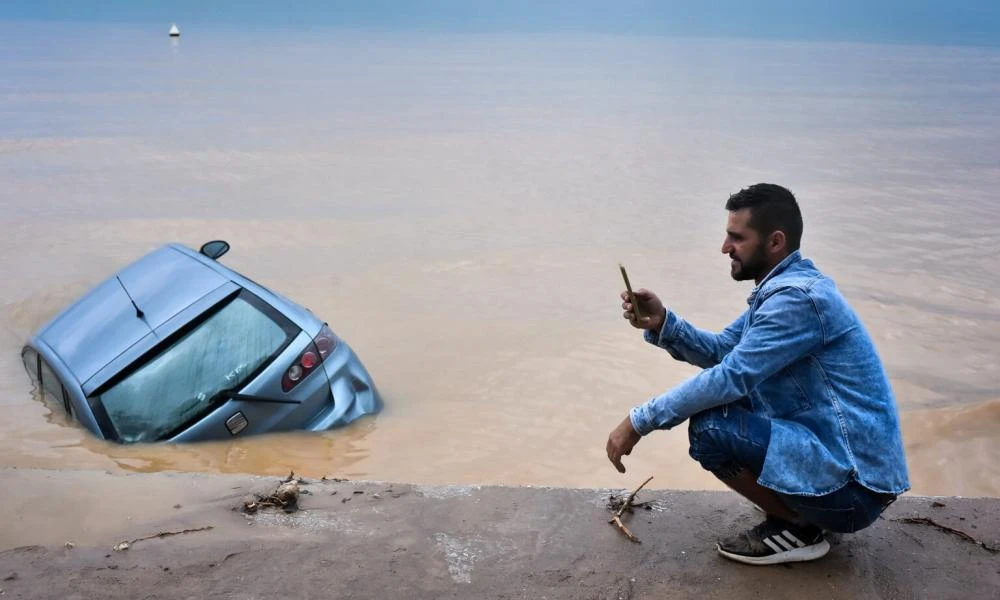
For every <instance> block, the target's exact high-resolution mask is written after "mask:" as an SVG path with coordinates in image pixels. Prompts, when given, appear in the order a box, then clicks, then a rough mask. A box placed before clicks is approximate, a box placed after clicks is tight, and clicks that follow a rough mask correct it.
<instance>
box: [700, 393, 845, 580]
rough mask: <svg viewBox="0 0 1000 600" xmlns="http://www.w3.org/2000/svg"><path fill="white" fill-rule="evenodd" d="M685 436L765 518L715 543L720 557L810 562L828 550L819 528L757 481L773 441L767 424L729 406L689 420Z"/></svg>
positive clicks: (758, 561) (703, 461) (721, 477)
mask: <svg viewBox="0 0 1000 600" xmlns="http://www.w3.org/2000/svg"><path fill="white" fill-rule="evenodd" d="M688 434H689V438H690V442H691V449H690V454H691V457H692V458H694V459H695V460H697V461H698V462H699V463H701V466H702V467H704V468H705V469H707V470H708V471H710V472H712V474H714V475H715V476H716V477H718V478H719V480H720V481H722V482H723V483H725V484H726V485H727V486H729V487H730V488H732V489H733V491H735V492H737V493H738V494H740V495H742V496H743V497H745V498H747V499H748V500H750V501H751V502H753V503H754V504H756V505H757V506H759V507H760V508H762V509H763V510H764V511H765V512H766V513H767V515H768V516H767V519H766V520H765V521H764V522H763V523H760V524H759V525H757V526H756V527H754V528H752V529H750V530H748V531H745V532H743V533H741V534H739V535H737V536H734V537H731V538H728V539H726V540H723V541H721V542H719V544H718V550H719V553H720V554H722V555H723V556H725V557H727V558H730V559H732V560H737V561H740V562H744V563H748V564H757V565H763V564H777V563H784V562H792V561H804V560H813V559H816V558H820V557H821V556H823V555H825V554H826V553H827V552H828V551H829V549H830V545H829V543H827V541H826V540H825V539H824V538H823V532H822V530H821V529H820V528H819V527H816V526H815V525H810V524H806V523H804V522H802V519H800V517H799V515H798V514H796V512H795V511H794V510H792V509H791V508H789V506H788V505H787V504H786V503H785V502H784V501H783V500H782V499H781V497H780V496H779V495H778V494H777V493H775V492H774V491H772V490H769V489H767V488H765V487H763V486H761V485H760V484H758V483H757V476H756V474H757V473H760V472H761V470H762V469H763V467H764V457H765V455H766V454H767V446H768V443H769V442H770V438H771V424H770V421H768V420H767V419H766V418H764V417H762V416H760V415H756V414H754V413H752V412H750V411H749V410H747V408H745V407H744V406H742V405H740V404H739V403H733V404H730V405H727V406H723V407H718V408H714V409H711V410H708V411H704V412H702V413H699V414H697V415H695V416H694V417H692V418H691V421H690V424H689V429H688Z"/></svg>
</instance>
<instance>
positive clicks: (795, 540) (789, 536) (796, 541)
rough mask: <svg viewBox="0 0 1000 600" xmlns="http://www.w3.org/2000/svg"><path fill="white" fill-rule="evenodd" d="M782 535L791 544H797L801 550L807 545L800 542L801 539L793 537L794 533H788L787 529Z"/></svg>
mask: <svg viewBox="0 0 1000 600" xmlns="http://www.w3.org/2000/svg"><path fill="white" fill-rule="evenodd" d="M781 535H783V536H785V538H786V539H788V541H789V542H792V543H793V544H795V545H796V546H798V547H799V548H801V547H802V546H805V543H804V542H803V541H802V540H800V539H799V538H797V537H795V536H794V535H792V532H791V531H788V530H787V529H786V530H784V531H782V532H781Z"/></svg>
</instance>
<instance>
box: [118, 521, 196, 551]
mask: <svg viewBox="0 0 1000 600" xmlns="http://www.w3.org/2000/svg"><path fill="white" fill-rule="evenodd" d="M212 529H214V527H212V526H211V525H207V526H205V527H196V528H194V529H184V530H182V531H161V532H159V533H154V534H153V535H147V536H143V537H141V538H136V539H134V540H132V541H127V540H126V541H122V542H118V543H117V544H115V545H114V546H113V547H112V548H111V549H112V550H114V551H115V552H124V551H126V550H128V549H129V548H131V547H132V546H134V545H135V543H136V542H141V541H143V540H152V539H154V538H160V539H162V538H166V537H171V536H174V535H183V534H185V533H195V532H198V531H211V530H212Z"/></svg>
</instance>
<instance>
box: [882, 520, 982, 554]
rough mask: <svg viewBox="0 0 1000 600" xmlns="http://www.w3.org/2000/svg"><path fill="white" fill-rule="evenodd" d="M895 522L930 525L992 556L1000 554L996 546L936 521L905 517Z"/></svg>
mask: <svg viewBox="0 0 1000 600" xmlns="http://www.w3.org/2000/svg"><path fill="white" fill-rule="evenodd" d="M893 521H896V522H898V523H909V524H912V525H928V526H930V527H933V528H934V529H937V530H938V531H943V532H945V533H950V534H952V535H955V536H958V537H960V538H962V539H963V540H965V541H967V542H972V543H973V544H976V545H977V546H982V547H983V550H986V551H987V552H989V553H990V554H997V553H998V552H1000V548H997V547H995V546H991V545H989V544H987V543H986V542H983V541H980V540H977V539H976V538H974V537H972V536H971V535H969V534H967V533H965V532H964V531H959V530H958V529H952V528H951V527H948V526H947V525H942V524H940V523H938V522H936V521H934V519H929V518H927V517H903V518H901V519H893Z"/></svg>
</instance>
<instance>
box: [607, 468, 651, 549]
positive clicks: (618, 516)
mask: <svg viewBox="0 0 1000 600" xmlns="http://www.w3.org/2000/svg"><path fill="white" fill-rule="evenodd" d="M652 479H653V476H652V475H650V476H649V478H648V479H646V481H643V482H642V485H640V486H639V487H637V488H635V489H634V490H633V491H632V493H631V494H629V495H628V497H627V498H625V500H624V501H622V500H620V499H619V498H617V497H616V496H612V497H611V498H609V499H608V508H610V509H611V510H615V507H617V508H618V510H617V512H615V514H614V515H612V517H611V519H610V520H609V521H608V523H611V524H613V525H617V526H618V529H620V530H621V532H622V533H624V534H625V537H627V538H628V539H629V540H630V541H632V542H635V543H636V544H639V543H641V542H640V541H639V538H637V537H636V536H635V534H634V533H632V532H631V531H629V528H628V527H626V526H625V523H623V522H622V515H623V514H625V511H629V512H631V511H632V509H633V508H635V507H637V506H646V508H649V503H648V502H643V503H640V504H633V503H632V501H633V500H635V495H636V494H638V493H639V490H641V489H642V488H644V487H645V486H646V484H647V483H649V482H650V481H652ZM619 502H621V504H618V503H619Z"/></svg>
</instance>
